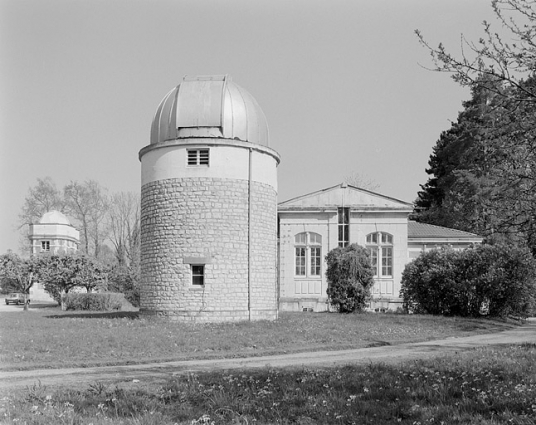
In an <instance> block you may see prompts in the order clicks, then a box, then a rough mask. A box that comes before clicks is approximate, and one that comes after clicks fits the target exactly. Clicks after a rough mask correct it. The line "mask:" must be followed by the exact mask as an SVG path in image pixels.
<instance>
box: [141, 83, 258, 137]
mask: <svg viewBox="0 0 536 425" xmlns="http://www.w3.org/2000/svg"><path fill="white" fill-rule="evenodd" d="M192 137H210V138H225V139H238V140H241V141H245V142H251V143H257V144H261V145H264V146H268V125H267V123H266V117H265V116H264V113H263V112H262V109H261V108H260V106H259V104H258V103H257V101H256V100H255V99H254V98H253V96H251V94H249V93H248V92H247V91H246V90H244V89H243V88H242V87H240V86H238V85H237V84H235V83H233V82H232V81H231V79H230V77H229V76H221V75H215V76H197V77H188V76H186V77H184V78H183V81H182V82H181V83H180V84H179V85H178V86H177V87H175V88H174V89H173V90H171V91H170V92H169V93H168V94H167V95H166V97H164V99H163V100H162V102H160V106H158V109H157V111H156V114H155V117H154V119H153V123H152V126H151V144H155V143H159V142H163V141H165V140H174V139H183V138H192Z"/></svg>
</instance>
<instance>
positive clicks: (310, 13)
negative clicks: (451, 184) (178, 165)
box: [0, 0, 498, 254]
mask: <svg viewBox="0 0 536 425" xmlns="http://www.w3.org/2000/svg"><path fill="white" fill-rule="evenodd" d="M484 20H489V21H491V22H492V23H494V24H495V23H496V21H495V20H494V18H493V13H492V10H491V6H490V0H471V1H468V0H255V1H253V0H226V1H223V0H46V1H43V0H0V254H2V253H5V252H6V251H7V250H8V249H12V250H13V251H18V249H19V231H18V230H17V226H18V225H19V222H18V214H19V212H20V210H21V208H22V205H23V202H24V199H25V197H26V195H27V193H28V189H29V188H30V187H32V186H34V185H35V184H36V183H37V179H38V178H45V177H47V176H48V177H50V178H52V180H53V181H54V182H55V183H56V185H57V186H58V188H63V186H65V185H66V184H68V183H69V182H71V181H78V182H83V181H86V180H96V181H98V182H99V183H100V184H101V185H102V186H103V187H105V188H107V189H108V191H109V193H115V192H120V191H125V192H139V191H140V162H139V159H138V152H139V150H140V149H141V148H143V147H144V146H146V145H148V144H149V133H150V127H151V121H152V118H153V115H154V113H155V111H156V108H157V106H158V104H159V103H160V101H161V100H162V98H163V97H164V96H165V95H166V94H167V93H168V91H169V90H171V89H172V88H173V87H175V86H176V85H178V84H179V83H180V82H181V80H182V78H183V76H184V75H213V74H215V75H221V74H228V75H229V76H230V77H231V78H232V80H233V81H234V82H235V83H236V84H238V85H240V86H241V87H243V88H245V89H246V90H247V91H249V92H250V93H251V94H252V95H253V97H255V99H256V100H257V102H258V103H259V104H260V106H261V108H262V109H263V111H264V113H265V115H266V117H267V120H268V125H269V129H270V147H271V148H273V149H275V150H276V151H277V152H278V153H279V154H280V155H281V163H280V165H279V167H278V185H279V193H278V201H279V202H281V201H285V200H288V199H291V198H293V197H296V196H300V195H303V194H307V193H310V192H314V191H316V190H320V189H324V188H327V187H331V186H334V185H336V184H339V183H341V182H342V181H344V180H346V179H347V178H348V177H349V176H353V175H355V174H359V175H360V176H362V178H363V179H364V180H372V181H374V182H375V183H376V184H377V185H378V188H377V189H376V191H377V192H379V193H382V194H384V195H387V196H391V197H394V198H397V199H400V200H403V201H407V202H413V201H414V200H415V198H416V197H417V191H418V190H419V185H420V184H424V183H425V182H426V181H427V179H428V175H427V174H426V172H425V169H426V168H427V163H428V159H429V156H430V154H431V153H432V148H433V146H434V145H435V143H436V141H437V139H438V137H439V135H440V133H441V132H442V131H444V130H447V129H448V128H449V127H450V123H451V121H454V120H456V117H457V114H458V112H459V111H460V110H461V109H462V101H463V100H466V99H468V97H469V92H468V90H467V89H464V88H461V87H459V86H458V85H457V84H456V83H455V82H453V81H452V80H451V79H450V78H449V76H448V75H447V74H442V73H436V72H433V71H430V70H429V69H427V68H430V67H431V66H432V62H431V59H430V56H429V53H428V52H427V50H426V49H425V48H423V47H422V46H421V45H420V44H419V42H418V39H417V37H416V35H415V33H414V31H415V30H416V29H419V30H420V31H421V32H422V33H423V34H424V36H425V38H426V40H427V41H428V42H430V44H431V45H433V46H437V45H438V44H439V43H440V42H442V43H443V44H444V45H445V46H446V47H447V48H448V49H449V50H451V51H452V52H454V53H458V52H460V36H461V34H464V35H465V36H466V37H467V38H469V39H473V40H478V38H479V37H480V36H481V35H482V34H483V30H482V22H483V21H484ZM497 25H498V24H497Z"/></svg>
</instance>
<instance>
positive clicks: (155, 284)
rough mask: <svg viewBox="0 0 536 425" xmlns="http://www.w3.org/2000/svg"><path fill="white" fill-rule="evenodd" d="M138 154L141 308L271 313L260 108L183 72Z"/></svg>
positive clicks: (239, 92) (272, 173) (267, 168)
mask: <svg viewBox="0 0 536 425" xmlns="http://www.w3.org/2000/svg"><path fill="white" fill-rule="evenodd" d="M139 158H140V161H141V175H142V188H141V283H142V290H141V294H140V303H141V311H142V312H143V313H145V314H153V315H162V316H167V317H169V318H171V319H174V320H179V321H187V320H192V321H197V322H200V321H201V322H203V321H204V322H209V321H211V322H214V321H236V320H258V319H275V318H276V317H277V311H278V305H277V273H276V262H277V239H276V235H277V228H276V227H277V165H278V164H279V160H280V158H279V155H278V154H277V152H275V151H274V150H273V149H271V148H270V147H269V137H268V126H267V123H266V118H265V116H264V113H263V112H262V110H261V108H260V107H259V105H258V104H257V102H256V101H255V99H254V98H253V96H251V95H250V94H249V93H248V92H247V91H246V90H244V89H243V88H242V87H240V86H238V85H237V84H235V83H233V82H232V81H231V79H230V78H229V77H228V76H201V77H184V79H183V81H182V82H181V83H180V84H179V85H178V86H177V87H175V88H174V89H172V90H171V91H170V92H169V93H168V94H167V95H166V96H165V97H164V99H163V100H162V102H161V103H160V105H159V107H158V109H157V111H156V114H155V117H154V119H153V123H152V128H151V141H150V144H149V145H148V146H146V147H144V148H143V149H141V151H140V153H139Z"/></svg>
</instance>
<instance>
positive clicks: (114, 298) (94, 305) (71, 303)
mask: <svg viewBox="0 0 536 425" xmlns="http://www.w3.org/2000/svg"><path fill="white" fill-rule="evenodd" d="M123 299H124V295H123V294H118V293H115V292H102V293H94V292H90V293H87V294H81V293H69V294H66V295H65V297H64V304H65V308H66V310H89V311H110V310H121V305H122V304H123Z"/></svg>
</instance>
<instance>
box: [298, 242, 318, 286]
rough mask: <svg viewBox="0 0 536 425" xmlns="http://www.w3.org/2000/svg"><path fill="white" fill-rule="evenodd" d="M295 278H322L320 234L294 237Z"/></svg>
mask: <svg viewBox="0 0 536 425" xmlns="http://www.w3.org/2000/svg"><path fill="white" fill-rule="evenodd" d="M298 260H299V261H298ZM294 277H297V278H314V279H319V278H322V235H320V234H319V233H316V232H300V233H296V234H295V235H294Z"/></svg>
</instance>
